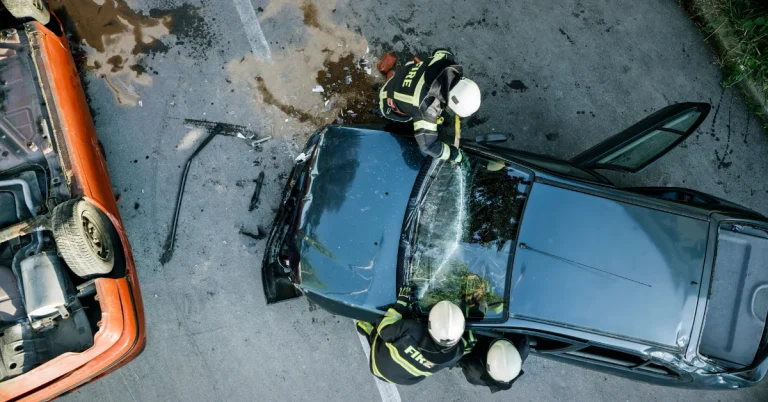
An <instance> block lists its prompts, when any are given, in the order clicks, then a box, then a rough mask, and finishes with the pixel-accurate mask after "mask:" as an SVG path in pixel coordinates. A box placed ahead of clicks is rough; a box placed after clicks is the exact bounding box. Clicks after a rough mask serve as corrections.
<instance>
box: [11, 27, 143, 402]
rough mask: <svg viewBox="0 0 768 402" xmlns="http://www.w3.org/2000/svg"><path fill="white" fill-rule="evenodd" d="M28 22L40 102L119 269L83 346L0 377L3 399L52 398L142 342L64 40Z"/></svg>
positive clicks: (101, 166) (108, 191)
mask: <svg viewBox="0 0 768 402" xmlns="http://www.w3.org/2000/svg"><path fill="white" fill-rule="evenodd" d="M33 25H34V31H35V32H34V33H33V35H34V36H35V38H34V39H35V42H36V44H37V45H38V46H39V49H38V52H39V53H38V54H37V55H36V56H37V58H36V62H37V64H38V72H39V74H40V75H41V76H44V77H41V81H43V82H45V81H47V84H48V85H49V86H50V88H49V89H48V90H47V91H45V92H46V94H47V99H46V102H47V104H48V105H47V106H48V108H49V111H50V112H51V113H50V114H51V118H52V125H53V126H54V135H55V137H56V142H57V146H58V148H59V152H64V153H66V155H67V156H68V158H66V159H68V163H67V164H65V165H64V167H65V169H67V170H68V171H69V172H68V177H69V178H70V180H71V182H70V188H71V191H72V196H73V198H77V197H82V198H84V199H86V200H88V201H89V202H91V203H92V204H93V205H95V206H96V207H97V208H99V209H101V211H102V212H104V213H105V214H106V215H107V216H108V217H109V219H110V220H111V221H112V224H113V225H114V227H115V229H116V230H117V233H118V235H119V237H120V240H121V242H122V246H123V250H124V253H125V260H126V261H125V263H126V276H125V277H124V278H120V279H108V278H101V279H97V280H96V290H97V294H98V297H99V304H100V306H101V310H102V318H101V326H100V327H99V330H98V331H97V332H96V334H95V335H94V344H93V346H92V347H91V348H89V349H88V350H86V351H84V352H82V353H66V354H64V355H61V356H59V357H57V358H55V359H53V360H50V361H48V362H47V363H45V364H43V365H41V366H39V367H37V368H35V369H34V370H31V371H29V372H27V373H25V374H23V375H21V376H18V377H15V378H13V379H11V380H7V381H4V382H3V383H2V384H0V400H3V401H6V400H35V401H37V400H48V399H53V398H55V397H56V396H58V395H60V394H62V393H65V392H68V391H71V390H74V389H75V388H77V387H79V386H81V385H83V384H85V383H87V382H89V381H91V380H93V379H95V378H97V377H99V376H102V375H104V374H106V373H107V372H109V371H112V370H115V369H117V368H118V367H120V366H122V365H124V364H125V363H127V362H128V361H130V360H132V359H133V358H135V357H136V356H137V355H138V354H139V353H141V351H142V350H143V349H144V346H145V344H146V333H145V327H144V309H143V303H142V299H141V292H140V289H139V282H138V277H137V275H136V266H135V264H134V260H133V255H132V253H131V249H130V245H129V243H128V238H127V236H126V234H125V229H124V227H123V222H122V220H121V219H120V214H119V212H118V208H117V202H116V201H115V197H114V194H113V193H112V184H111V183H110V180H109V174H108V171H107V166H106V163H105V161H104V157H103V155H102V154H101V150H100V148H99V145H98V140H97V138H96V129H95V127H94V124H93V119H92V118H91V115H90V111H89V109H88V103H87V101H86V98H85V94H84V92H83V87H82V85H81V83H80V78H79V75H78V71H77V68H76V66H75V63H74V60H73V59H72V54H71V51H70V48H69V44H68V43H67V41H66V39H65V38H63V37H59V36H57V35H56V34H55V33H53V32H52V31H50V30H49V29H47V28H46V27H45V26H43V25H41V24H39V23H33ZM32 39H33V38H30V40H32Z"/></svg>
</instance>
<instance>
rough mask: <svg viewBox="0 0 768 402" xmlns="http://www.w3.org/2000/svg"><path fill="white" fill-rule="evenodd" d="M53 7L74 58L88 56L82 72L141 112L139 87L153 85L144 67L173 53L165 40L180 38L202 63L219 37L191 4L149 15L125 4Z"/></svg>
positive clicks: (100, 0)
mask: <svg viewBox="0 0 768 402" xmlns="http://www.w3.org/2000/svg"><path fill="white" fill-rule="evenodd" d="M49 3H50V6H51V9H52V10H53V11H54V12H55V13H56V15H57V16H59V18H60V19H61V20H62V23H63V25H64V28H65V29H64V30H65V32H67V35H68V36H69V38H70V43H71V45H72V48H73V50H74V51H75V53H82V54H85V56H86V58H85V59H84V62H83V64H84V65H83V67H84V68H85V69H86V70H88V71H91V72H92V73H93V74H95V75H96V76H98V77H101V78H104V80H105V81H107V86H108V87H109V88H110V89H111V90H112V92H113V93H114V94H115V98H116V99H117V102H118V103H119V104H122V105H129V106H136V104H137V103H138V99H139V98H140V97H141V95H140V92H139V91H140V89H139V86H144V87H147V86H151V85H152V78H151V76H150V75H147V74H144V73H145V72H146V66H144V65H142V64H141V63H142V61H143V60H144V59H145V58H146V57H148V56H152V57H154V56H155V55H157V54H162V53H166V52H168V51H169V50H170V46H169V45H167V44H166V43H164V42H163V38H165V37H167V36H168V35H175V36H176V37H177V39H178V40H179V41H178V42H177V43H176V44H186V46H185V48H184V49H185V50H186V51H187V52H188V53H189V55H190V56H191V57H193V58H194V59H195V61H196V62H198V63H202V62H203V60H205V58H206V55H207V53H208V51H209V50H210V49H211V48H212V47H213V44H214V39H215V35H216V34H215V32H216V31H215V30H213V29H212V28H213V27H212V26H210V24H209V23H208V22H207V21H206V20H205V19H204V18H203V17H202V13H201V12H200V8H198V7H195V6H191V5H188V4H184V5H182V6H180V7H176V8H168V9H161V8H155V9H151V10H149V12H148V13H147V14H144V13H141V12H137V11H134V10H133V9H131V7H130V6H129V5H128V3H127V1H126V0H110V1H104V0H81V1H76V2H75V1H64V0H51V1H50V2H49ZM203 5H205V1H204V2H203ZM153 73H155V75H157V74H156V72H153Z"/></svg>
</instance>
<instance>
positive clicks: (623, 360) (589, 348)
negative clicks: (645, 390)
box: [527, 332, 680, 379]
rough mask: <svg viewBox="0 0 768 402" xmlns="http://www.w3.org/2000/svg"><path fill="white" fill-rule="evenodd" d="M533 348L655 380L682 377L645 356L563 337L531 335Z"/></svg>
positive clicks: (540, 351)
mask: <svg viewBox="0 0 768 402" xmlns="http://www.w3.org/2000/svg"><path fill="white" fill-rule="evenodd" d="M527 335H528V336H529V338H530V339H531V349H533V350H534V351H535V352H537V353H540V354H548V355H555V356H558V357H563V358H566V359H570V360H577V361H580V362H584V363H589V364H594V365H598V366H603V367H609V368H613V369H618V370H625V371H632V372H636V373H638V374H644V375H650V376H653V377H659V378H667V379H679V378H680V375H679V374H678V373H677V372H676V371H674V370H672V369H671V368H669V367H667V366H665V365H663V364H659V363H656V362H653V361H651V360H650V359H647V358H646V357H644V356H640V355H636V354H633V353H628V352H624V351H621V350H617V349H613V348H609V347H605V346H602V345H595V344H593V343H590V342H588V341H583V340H576V339H569V338H564V337H560V336H555V335H550V334H541V333H536V332H528V333H527Z"/></svg>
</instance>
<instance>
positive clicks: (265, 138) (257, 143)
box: [251, 135, 272, 147]
mask: <svg viewBox="0 0 768 402" xmlns="http://www.w3.org/2000/svg"><path fill="white" fill-rule="evenodd" d="M271 139H272V136H271V135H268V136H266V137H264V138H259V139H258V140H256V141H254V142H252V143H251V146H253V147H255V146H256V145H259V144H263V143H265V142H267V141H269V140H271Z"/></svg>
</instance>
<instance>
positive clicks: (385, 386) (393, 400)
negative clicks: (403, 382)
mask: <svg viewBox="0 0 768 402" xmlns="http://www.w3.org/2000/svg"><path fill="white" fill-rule="evenodd" d="M352 322H353V323H354V324H355V326H357V322H356V321H355V320H352ZM355 333H357V336H358V337H359V338H360V344H361V345H363V352H364V353H365V358H366V359H369V356H370V355H371V346H370V345H368V339H365V337H364V336H363V335H361V334H360V333H359V332H357V328H355ZM371 377H373V380H374V381H376V388H378V389H379V395H380V396H381V401H382V402H401V401H400V393H399V392H397V387H396V386H395V384H392V383H388V382H385V381H382V380H380V379H378V378H377V377H376V376H374V375H373V374H371Z"/></svg>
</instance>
